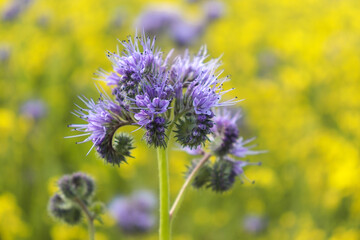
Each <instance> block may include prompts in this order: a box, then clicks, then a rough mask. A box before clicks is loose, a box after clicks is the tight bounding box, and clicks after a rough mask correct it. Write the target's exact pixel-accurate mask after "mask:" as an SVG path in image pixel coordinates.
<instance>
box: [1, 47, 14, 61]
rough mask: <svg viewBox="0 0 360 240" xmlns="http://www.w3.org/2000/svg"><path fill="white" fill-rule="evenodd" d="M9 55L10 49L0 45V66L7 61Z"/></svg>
mask: <svg viewBox="0 0 360 240" xmlns="http://www.w3.org/2000/svg"><path fill="white" fill-rule="evenodd" d="M10 54H11V52H10V47H8V46H6V45H0V64H1V63H4V62H6V61H7V60H9V58H10Z"/></svg>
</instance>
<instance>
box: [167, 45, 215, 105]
mask: <svg viewBox="0 0 360 240" xmlns="http://www.w3.org/2000/svg"><path fill="white" fill-rule="evenodd" d="M207 57H208V55H207V51H206V47H201V48H200V50H199V52H198V53H197V54H196V55H195V56H193V57H191V56H190V54H189V51H188V50H185V53H184V56H178V57H176V58H175V61H174V63H173V65H172V66H171V69H170V79H171V81H172V85H173V86H174V91H175V97H176V99H178V100H181V99H182V95H183V88H186V87H187V86H188V85H189V84H190V83H191V82H193V81H194V80H195V79H196V78H197V77H198V76H199V75H200V73H201V72H202V71H204V70H205V69H207V68H211V67H215V68H216V67H217V66H218V63H217V62H218V60H217V59H216V60H210V61H208V62H205V60H206V59H207Z"/></svg>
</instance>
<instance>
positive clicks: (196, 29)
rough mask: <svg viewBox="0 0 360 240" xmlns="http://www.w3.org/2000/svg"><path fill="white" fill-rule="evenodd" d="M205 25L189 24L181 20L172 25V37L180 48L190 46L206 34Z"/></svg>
mask: <svg viewBox="0 0 360 240" xmlns="http://www.w3.org/2000/svg"><path fill="white" fill-rule="evenodd" d="M204 28H205V25H204V24H203V23H197V24H195V23H188V22H186V21H184V20H179V21H177V22H175V23H174V24H172V25H171V28H170V36H171V38H172V39H173V40H174V42H175V43H176V44H177V45H178V46H188V45H191V44H193V43H194V42H195V40H197V39H198V38H199V37H200V36H201V35H202V34H203V32H204Z"/></svg>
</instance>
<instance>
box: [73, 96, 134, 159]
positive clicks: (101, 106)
mask: <svg viewBox="0 0 360 240" xmlns="http://www.w3.org/2000/svg"><path fill="white" fill-rule="evenodd" d="M80 99H81V100H82V101H83V103H85V105H86V107H87V109H86V108H81V107H79V110H77V111H75V113H74V115H76V116H77V117H79V118H81V119H83V120H85V121H86V122H87V123H85V124H71V125H69V127H72V128H74V130H76V131H80V132H84V134H80V135H75V136H72V137H80V136H87V138H86V139H85V140H83V141H82V142H80V143H84V142H88V141H92V142H93V146H92V148H93V147H95V149H96V151H97V152H98V153H99V155H100V156H101V157H102V158H104V159H105V160H106V161H107V162H109V163H111V164H117V165H119V164H120V163H121V162H124V161H125V157H128V156H130V155H122V154H121V153H124V152H125V153H126V152H128V151H126V150H130V149H131V148H132V145H131V144H130V145H126V144H125V145H123V146H127V148H128V149H126V150H125V149H116V148H117V147H119V148H121V146H114V145H113V137H114V135H115V132H116V130H117V129H118V128H119V127H121V126H124V125H127V124H131V123H132V120H131V118H130V117H129V116H128V114H127V113H126V112H125V111H124V110H123V109H122V107H121V106H120V105H118V104H116V103H115V102H113V101H111V100H110V99H109V98H100V99H99V100H98V101H97V102H95V101H94V100H92V99H87V98H85V97H83V98H80ZM115 138H116V139H117V137H115ZM121 139H122V141H124V136H122V137H121ZM117 140H119V139H117ZM128 142H129V143H131V142H132V139H131V138H130V137H129V138H128ZM92 148H91V149H92ZM91 149H90V150H89V152H90V151H91Z"/></svg>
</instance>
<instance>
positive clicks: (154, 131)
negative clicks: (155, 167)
mask: <svg viewBox="0 0 360 240" xmlns="http://www.w3.org/2000/svg"><path fill="white" fill-rule="evenodd" d="M166 127H167V123H166V120H165V118H163V117H155V118H154V120H152V121H151V122H149V123H148V124H146V126H145V129H146V133H145V140H146V142H147V143H148V144H149V145H150V146H155V147H164V148H165V147H166V138H167V136H166V135H165V130H166Z"/></svg>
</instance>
